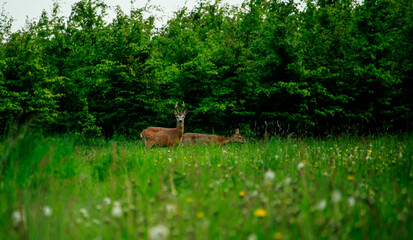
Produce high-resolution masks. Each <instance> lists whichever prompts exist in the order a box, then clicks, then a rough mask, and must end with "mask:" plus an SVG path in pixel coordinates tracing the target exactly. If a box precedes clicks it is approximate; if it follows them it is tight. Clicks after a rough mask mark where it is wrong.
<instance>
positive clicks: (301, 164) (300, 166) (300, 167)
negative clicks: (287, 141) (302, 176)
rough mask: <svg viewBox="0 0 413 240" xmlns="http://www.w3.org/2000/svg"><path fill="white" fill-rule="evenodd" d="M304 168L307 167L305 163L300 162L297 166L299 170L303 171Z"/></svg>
mask: <svg viewBox="0 0 413 240" xmlns="http://www.w3.org/2000/svg"><path fill="white" fill-rule="evenodd" d="M304 166H305V162H299V163H298V164H297V169H298V170H301V169H302V168H303V167H304Z"/></svg>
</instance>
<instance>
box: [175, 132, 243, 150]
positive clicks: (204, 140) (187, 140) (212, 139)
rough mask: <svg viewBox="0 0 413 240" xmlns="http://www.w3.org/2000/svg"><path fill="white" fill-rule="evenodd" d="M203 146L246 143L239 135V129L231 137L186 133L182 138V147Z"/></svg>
mask: <svg viewBox="0 0 413 240" xmlns="http://www.w3.org/2000/svg"><path fill="white" fill-rule="evenodd" d="M197 143H201V144H215V145H225V144H228V143H241V144H243V143H244V139H243V138H242V137H241V135H240V134H239V129H238V128H237V129H236V130H235V134H234V135H232V136H231V137H221V136H217V135H210V134H202V133H184V136H183V138H182V146H188V145H194V144H197Z"/></svg>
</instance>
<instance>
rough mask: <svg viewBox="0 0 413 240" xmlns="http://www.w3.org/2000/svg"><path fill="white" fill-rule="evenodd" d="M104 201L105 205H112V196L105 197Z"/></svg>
mask: <svg viewBox="0 0 413 240" xmlns="http://www.w3.org/2000/svg"><path fill="white" fill-rule="evenodd" d="M103 202H104V203H105V205H106V206H107V205H110V204H111V203H112V200H110V198H108V197H105V198H104V199H103Z"/></svg>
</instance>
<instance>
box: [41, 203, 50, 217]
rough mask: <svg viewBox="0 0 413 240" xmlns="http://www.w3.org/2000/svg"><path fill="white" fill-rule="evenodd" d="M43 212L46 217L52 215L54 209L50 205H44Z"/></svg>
mask: <svg viewBox="0 0 413 240" xmlns="http://www.w3.org/2000/svg"><path fill="white" fill-rule="evenodd" d="M43 214H44V215H45V216H46V217H50V216H52V209H51V208H50V207H49V206H47V205H46V206H44V207H43Z"/></svg>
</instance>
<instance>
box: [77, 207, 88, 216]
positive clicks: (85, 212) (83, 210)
mask: <svg viewBox="0 0 413 240" xmlns="http://www.w3.org/2000/svg"><path fill="white" fill-rule="evenodd" d="M79 211H80V214H81V215H82V216H83V217H84V218H89V213H88V211H87V210H86V209H85V208H81V209H80V210H79Z"/></svg>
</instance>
